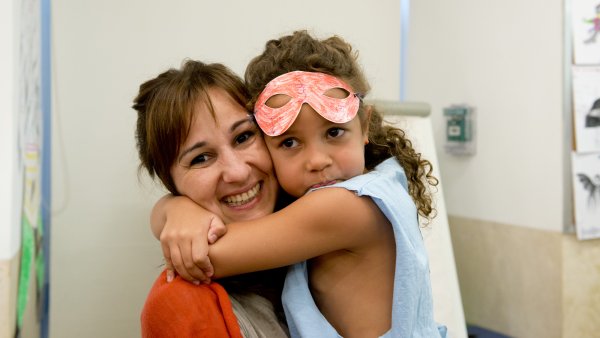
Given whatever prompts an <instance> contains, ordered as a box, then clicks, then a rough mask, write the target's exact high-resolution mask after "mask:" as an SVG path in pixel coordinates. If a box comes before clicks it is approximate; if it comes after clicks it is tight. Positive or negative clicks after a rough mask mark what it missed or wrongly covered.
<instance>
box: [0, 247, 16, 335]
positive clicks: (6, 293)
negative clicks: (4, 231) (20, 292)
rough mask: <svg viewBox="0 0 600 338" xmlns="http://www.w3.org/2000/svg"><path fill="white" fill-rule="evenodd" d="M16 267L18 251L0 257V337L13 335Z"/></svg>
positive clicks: (14, 325)
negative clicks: (12, 254) (8, 256)
mask: <svg viewBox="0 0 600 338" xmlns="http://www.w3.org/2000/svg"><path fill="white" fill-rule="evenodd" d="M18 267H19V251H17V254H15V255H14V256H13V257H11V258H9V259H0V299H2V301H1V302H0V338H12V337H14V335H15V328H16V322H17V313H16V309H17V306H16V303H17V285H18V284H17V283H18V280H19V279H18V276H19V269H18Z"/></svg>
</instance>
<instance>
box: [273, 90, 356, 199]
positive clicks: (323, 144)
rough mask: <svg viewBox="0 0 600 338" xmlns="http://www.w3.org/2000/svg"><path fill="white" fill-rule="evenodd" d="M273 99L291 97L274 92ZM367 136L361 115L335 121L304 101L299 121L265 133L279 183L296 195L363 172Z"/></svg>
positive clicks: (276, 104) (275, 104) (275, 103)
mask: <svg viewBox="0 0 600 338" xmlns="http://www.w3.org/2000/svg"><path fill="white" fill-rule="evenodd" d="M334 90H336V89H334ZM337 90H339V89H337ZM340 91H342V90H340ZM330 95H331V94H330ZM339 95H342V96H343V95H347V93H340V94H339ZM271 100H284V101H285V100H289V98H285V97H277V96H275V97H273V98H272V99H271ZM269 105H272V106H281V105H282V103H278V102H269ZM367 139H368V131H367V130H366V128H365V130H364V131H363V128H361V123H360V118H359V117H358V115H357V116H356V117H354V119H352V120H351V121H350V122H346V123H333V122H330V121H328V120H326V119H325V118H323V117H322V116H321V115H319V114H318V113H317V112H316V111H315V110H314V109H313V108H312V107H311V106H310V105H308V104H303V105H302V108H301V110H300V114H299V115H298V117H297V119H296V121H294V123H293V124H292V125H291V127H290V128H289V129H288V130H286V131H285V133H283V134H281V135H279V136H265V142H266V144H267V148H268V149H269V152H270V153H271V158H272V159H273V165H274V166H275V172H276V173H277V178H278V180H279V184H280V185H281V187H282V188H283V189H284V190H285V191H287V192H288V193H289V194H290V195H292V196H294V197H300V196H302V195H304V194H305V193H306V192H307V191H308V190H310V189H311V188H316V187H320V186H325V185H331V184H334V183H337V182H341V181H344V180H347V179H349V178H352V177H354V176H357V175H360V174H362V173H363V172H364V168H365V161H364V146H365V143H366V142H367Z"/></svg>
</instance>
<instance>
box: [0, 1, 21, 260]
mask: <svg viewBox="0 0 600 338" xmlns="http://www.w3.org/2000/svg"><path fill="white" fill-rule="evenodd" d="M14 5H15V4H14V1H12V0H9V1H2V2H1V3H0V45H1V46H2V50H3V52H2V53H0V74H3V75H2V76H0V163H2V165H0V260H5V259H8V258H11V257H13V256H14V255H15V254H16V252H17V250H18V249H19V245H20V238H21V237H20V232H19V231H18V230H19V229H20V226H19V225H20V214H19V210H21V208H20V198H19V195H18V194H17V193H18V191H19V190H20V187H19V189H17V185H16V182H22V178H20V175H21V174H22V173H21V170H20V169H19V166H18V162H17V160H16V159H17V102H16V100H15V95H16V93H15V89H16V84H17V82H16V81H17V76H16V71H15V70H16V69H17V64H16V53H17V49H16V47H17V43H16V39H15V37H16V35H17V32H16V30H15V28H16V27H17V26H16V24H17V18H18V16H17V15H16V12H15V11H16V9H15V6H14ZM15 194H17V196H15Z"/></svg>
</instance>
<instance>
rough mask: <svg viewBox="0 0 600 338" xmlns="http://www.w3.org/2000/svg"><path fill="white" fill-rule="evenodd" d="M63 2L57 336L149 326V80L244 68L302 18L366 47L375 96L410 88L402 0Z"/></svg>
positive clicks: (58, 6)
mask: <svg viewBox="0 0 600 338" xmlns="http://www.w3.org/2000/svg"><path fill="white" fill-rule="evenodd" d="M282 4H283V2H280V1H275V0H269V1H252V2H249V1H218V2H217V1H210V2H208V1H202V2H201V1H191V0H190V1H183V0H180V1H158V0H155V1H148V0H143V1H142V0H132V1H118V0H107V1H90V0H87V1H85V0H84V1H66V0H53V1H52V12H53V13H52V15H53V16H52V24H53V27H52V28H53V32H52V35H53V44H52V47H53V55H52V57H53V64H52V67H53V91H54V92H53V104H54V107H53V113H54V121H53V123H54V125H53V133H52V134H53V142H52V144H53V167H52V174H53V177H52V179H53V196H52V197H53V202H52V205H53V209H54V210H53V218H52V236H51V240H52V243H51V247H52V253H51V269H52V271H51V300H50V301H51V305H50V313H51V315H50V317H51V322H50V332H51V336H52V337H61V338H68V337H91V338H93V337H135V336H139V328H138V327H139V319H138V317H139V313H140V309H141V306H142V303H143V300H144V298H145V296H146V293H147V290H148V289H149V287H150V284H151V283H152V282H153V279H154V278H155V276H156V275H157V274H158V272H159V271H160V268H159V267H158V265H159V263H160V259H161V254H160V249H159V245H158V242H156V241H155V240H154V239H153V238H152V236H151V235H150V231H149V227H148V225H147V223H148V213H149V210H150V207H151V206H152V204H153V202H154V200H155V198H156V197H157V196H158V195H159V192H158V191H156V189H153V185H152V184H150V183H148V182H147V181H145V180H143V181H142V184H140V183H139V182H138V180H137V177H136V168H137V164H138V159H137V155H136V150H135V144H134V124H135V113H134V111H133V110H132V109H131V108H130V106H131V103H132V99H133V97H134V96H135V94H136V92H137V89H138V86H139V84H140V83H141V82H142V81H145V80H147V79H149V78H151V77H153V76H155V75H157V74H158V72H160V71H163V70H166V68H168V67H177V66H179V64H180V63H181V61H182V59H183V58H184V57H190V58H196V59H201V60H205V61H218V62H223V63H225V64H227V65H229V66H230V67H232V68H233V69H234V70H235V71H236V72H238V73H240V74H242V73H243V70H244V67H245V65H246V63H247V62H248V61H249V59H250V58H251V57H252V56H254V55H256V54H258V53H259V52H260V51H261V50H262V48H263V45H264V43H265V42H266V41H267V40H268V39H270V38H274V37H277V36H279V35H281V34H284V33H289V32H291V31H292V30H294V29H297V28H314V32H315V33H317V35H319V36H326V35H330V34H332V33H334V32H335V33H337V34H339V35H341V36H343V37H345V38H346V39H348V40H349V41H351V42H352V43H353V44H354V45H355V47H357V48H358V49H359V50H360V51H361V54H360V55H361V60H362V63H363V65H364V67H365V69H366V71H367V75H368V77H369V79H370V81H371V83H372V85H373V92H372V94H373V96H376V97H378V98H383V99H397V98H398V93H399V62H398V60H399V53H400V51H399V49H400V41H399V40H400V34H399V27H400V25H399V18H400V8H399V3H398V1H395V0H385V1H378V3H377V6H371V5H368V4H367V3H366V2H364V1H359V0H351V1H349V0H345V1H342V0H336V1H317V0H306V1H298V2H285V4H284V5H282Z"/></svg>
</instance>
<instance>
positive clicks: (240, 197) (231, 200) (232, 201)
mask: <svg viewBox="0 0 600 338" xmlns="http://www.w3.org/2000/svg"><path fill="white" fill-rule="evenodd" d="M259 190H260V183H259V184H257V185H255V186H254V188H252V189H250V190H248V191H246V192H244V193H241V194H237V195H233V196H227V197H225V202H226V203H227V204H229V205H231V206H238V205H242V204H246V203H248V202H250V201H251V200H253V199H254V197H256V195H257V194H258V191H259Z"/></svg>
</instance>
